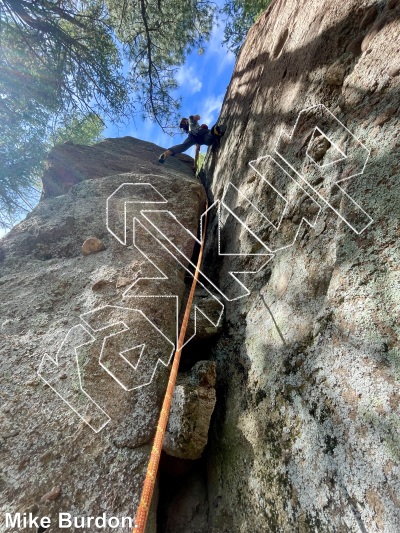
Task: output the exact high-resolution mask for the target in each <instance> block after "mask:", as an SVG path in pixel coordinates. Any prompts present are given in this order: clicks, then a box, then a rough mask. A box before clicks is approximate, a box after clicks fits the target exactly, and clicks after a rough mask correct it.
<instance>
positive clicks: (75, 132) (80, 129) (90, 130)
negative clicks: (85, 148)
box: [50, 113, 104, 146]
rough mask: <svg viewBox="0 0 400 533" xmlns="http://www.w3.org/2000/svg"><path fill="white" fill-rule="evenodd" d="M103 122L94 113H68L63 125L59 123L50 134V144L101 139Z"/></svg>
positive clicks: (94, 141)
mask: <svg viewBox="0 0 400 533" xmlns="http://www.w3.org/2000/svg"><path fill="white" fill-rule="evenodd" d="M103 130H104V122H103V121H102V120H101V118H100V117H99V116H98V115H96V114H95V113H88V114H87V115H79V114H73V115H70V116H69V117H68V118H67V120H66V121H65V122H64V124H63V125H59V126H58V127H57V128H55V129H54V131H53V133H52V134H51V135H50V144H51V145H52V146H54V145H56V144H62V143H65V142H67V141H71V142H73V143H74V144H87V145H90V144H94V143H97V142H100V141H101V140H102V139H103V136H102V131H103Z"/></svg>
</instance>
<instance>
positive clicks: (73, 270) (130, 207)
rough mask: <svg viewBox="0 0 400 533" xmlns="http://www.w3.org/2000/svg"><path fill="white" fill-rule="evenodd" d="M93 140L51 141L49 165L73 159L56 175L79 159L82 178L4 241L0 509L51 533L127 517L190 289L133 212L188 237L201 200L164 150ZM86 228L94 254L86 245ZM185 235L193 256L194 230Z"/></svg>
mask: <svg viewBox="0 0 400 533" xmlns="http://www.w3.org/2000/svg"><path fill="white" fill-rule="evenodd" d="M101 145H102V147H101V148H99V147H98V146H96V147H91V148H90V147H73V146H70V145H67V146H65V145H64V146H63V147H60V148H56V149H55V150H54V151H53V153H52V156H51V158H52V160H53V163H54V161H58V160H61V159H62V158H61V155H62V156H63V158H64V156H65V154H66V153H67V152H68V158H67V159H62V161H63V163H62V165H63V166H62V168H58V169H57V166H56V165H55V164H53V167H52V172H53V177H54V176H60V175H61V174H62V170H63V169H67V168H68V169H69V170H70V171H71V169H73V171H74V172H75V173H78V170H79V168H81V170H82V168H85V165H86V163H87V162H90V165H89V163H87V164H88V165H89V166H90V172H91V174H90V176H87V175H86V179H85V180H84V181H82V182H80V183H78V184H76V185H75V186H72V188H70V190H69V192H68V193H67V194H63V195H61V196H56V197H52V198H51V197H49V198H47V199H45V200H44V201H42V202H40V204H39V206H38V207H37V208H36V209H35V210H34V211H33V212H32V213H31V214H30V215H29V216H28V217H27V218H26V220H25V221H23V222H21V223H20V224H19V225H18V226H16V227H15V228H14V229H13V230H12V231H11V232H10V233H9V234H8V235H7V236H6V237H5V238H3V239H2V242H1V250H3V256H2V263H1V265H0V276H1V277H0V328H1V332H0V333H1V336H0V351H1V360H0V364H1V375H2V387H3V391H2V392H3V395H4V396H3V398H4V399H3V405H2V408H1V433H0V455H1V464H2V474H1V488H2V491H1V492H2V500H1V507H2V512H4V513H5V512H11V513H14V512H21V513H23V512H29V511H31V512H32V513H33V514H34V516H39V517H40V516H43V515H45V516H49V517H50V518H51V519H52V524H53V526H52V527H51V529H49V531H51V532H53V531H58V530H59V529H58V527H57V516H58V513H59V512H65V513H71V515H72V516H82V515H87V516H93V517H97V516H101V515H102V513H103V512H105V511H107V513H111V516H117V517H122V516H128V517H133V518H134V515H135V512H136V508H137V505H138V499H139V496H140V492H141V487H142V482H143V479H144V474H145V468H146V466H147V462H148V460H149V451H150V445H151V440H152V437H153V435H154V432H155V426H156V423H157V418H158V414H159V410H160V406H161V401H162V397H163V394H164V391H165V385H166V379H167V377H168V371H167V369H166V368H165V366H164V365H166V364H167V363H168V360H169V358H170V356H171V355H172V353H173V348H174V343H175V340H176V337H175V336H176V321H177V313H178V311H179V309H177V304H178V307H179V306H180V302H181V300H182V296H183V294H184V293H185V271H184V269H183V268H181V267H179V265H178V263H177V262H176V261H175V260H173V259H172V258H171V255H170V254H168V253H167V251H166V250H165V248H164V247H163V246H162V244H161V240H162V235H161V233H159V232H158V233H157V232H155V234H157V235H158V239H159V240H155V238H154V237H153V236H152V234H151V231H152V230H153V231H155V230H154V228H152V226H151V224H150V223H149V220H150V219H148V220H147V222H146V220H145V219H144V216H143V214H142V213H141V210H142V209H144V208H147V209H152V208H153V209H154V208H156V209H157V208H160V205H161V207H162V208H163V209H169V210H170V211H171V212H172V213H173V214H176V215H177V216H179V219H180V220H181V222H182V223H183V224H184V225H185V227H186V228H188V229H189V230H190V231H191V232H192V233H194V234H196V231H197V227H198V221H199V216H200V214H201V213H202V212H203V210H204V202H205V194H204V190H203V188H202V187H201V185H200V184H199V182H198V181H197V180H195V179H194V178H193V175H192V172H191V170H190V168H189V166H188V165H185V164H184V163H183V162H181V161H179V160H175V159H173V160H171V161H169V165H168V166H165V167H161V165H159V164H158V163H157V157H158V154H159V153H160V151H161V148H160V147H157V146H155V145H152V144H150V143H145V142H142V141H137V140H135V139H132V138H125V139H123V140H122V142H121V143H118V142H116V141H115V140H107V141H105V142H104V143H101ZM110 146H112V151H110V149H108V150H105V148H107V147H108V148H109V147H110ZM128 148H129V151H130V157H131V159H132V160H133V161H134V162H135V161H136V163H137V164H134V165H133V166H132V167H131V168H130V171H129V172H127V170H128V168H127V166H124V165H125V164H126V159H125V157H126V153H127V151H128ZM60 154H61V155H60ZM82 154H83V156H82ZM101 154H103V155H101ZM82 158H83V159H82ZM107 165H108V167H107ZM104 167H106V169H107V170H106V171H104ZM110 167H112V168H110ZM121 170H123V171H125V173H120V171H121ZM107 172H112V175H110V174H107ZM96 176H97V177H96ZM89 178H96V179H89ZM57 179H58V178H57ZM55 183H59V184H60V183H61V182H57V180H56V181H55ZM149 184H151V185H149ZM115 191H117V192H116V193H115ZM53 192H54V191H53ZM114 193H115V194H114ZM48 196H51V195H48ZM183 197H184V198H185V202H182V198H183ZM107 199H108V200H107ZM126 202H128V203H126ZM142 202H147V203H146V204H145V205H144V204H143V203H142ZM149 202H150V203H149ZM125 215H126V218H124V217H125ZM134 219H136V221H135V241H134V245H133V244H132V243H133V241H132V222H133V220H134ZM157 224H158V228H159V229H160V230H161V231H163V230H165V228H164V226H163V222H162V220H161V221H158V222H157ZM145 226H146V227H147V228H148V229H147V230H146V229H145ZM107 228H108V229H109V230H110V231H108V230H107ZM111 231H112V232H113V233H111ZM89 237H90V242H89V244H93V243H94V244H95V246H94V247H93V246H89V248H88V249H90V250H91V251H96V252H97V253H93V254H92V253H90V254H89V255H83V254H82V250H81V247H82V244H83V243H84V242H86V245H87V243H88V241H86V239H87V238H89ZM160 239H161V240H160ZM124 242H125V244H123V243H124ZM99 243H100V244H101V246H100V245H99ZM180 245H181V247H182V249H183V250H184V251H185V253H186V254H187V255H188V256H189V257H190V255H191V253H192V251H193V245H194V239H193V237H192V236H191V235H190V234H186V237H185V235H183V236H182V239H181V242H180ZM163 278H165V279H163ZM146 317H147V318H146ZM143 345H145V348H143ZM143 350H144V351H143ZM159 359H160V360H161V361H162V363H163V364H161V363H160V362H159V361H158V360H159ZM157 361H158V362H157ZM38 372H39V374H40V375H38ZM46 383H47V384H46ZM63 400H64V401H63ZM3 517H4V514H3V515H2V520H3ZM70 530H71V531H75V530H77V531H78V530H80V529H79V528H78V527H77V528H74V527H72V528H71V529H70ZM88 530H91V531H92V530H93V528H92V529H90V528H89V529H88ZM127 530H128V529H127V528H126V527H125V528H124V529H123V528H122V527H121V528H120V529H118V531H127ZM2 531H5V530H4V529H2ZM7 531H9V529H7ZM148 531H155V509H154V510H153V511H152V514H151V516H150V522H149V528H148Z"/></svg>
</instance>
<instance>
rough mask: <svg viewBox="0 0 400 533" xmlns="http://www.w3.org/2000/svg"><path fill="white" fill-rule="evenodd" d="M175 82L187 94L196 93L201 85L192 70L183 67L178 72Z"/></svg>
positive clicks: (191, 68)
mask: <svg viewBox="0 0 400 533" xmlns="http://www.w3.org/2000/svg"><path fill="white" fill-rule="evenodd" d="M176 81H177V82H178V83H179V85H180V86H182V85H184V86H185V89H186V90H187V92H188V93H189V94H194V93H198V92H199V91H200V90H201V88H202V85H203V84H202V83H201V81H200V80H199V78H198V77H197V76H196V74H195V71H194V68H193V67H187V66H183V67H181V68H180V69H179V70H178V73H177V75H176Z"/></svg>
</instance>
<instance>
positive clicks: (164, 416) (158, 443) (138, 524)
mask: <svg viewBox="0 0 400 533" xmlns="http://www.w3.org/2000/svg"><path fill="white" fill-rule="evenodd" d="M207 207H208V204H207V203H206V213H205V216H204V229H203V235H202V239H201V247H200V252H199V258H198V260H197V265H196V271H195V273H194V277H193V281H192V286H191V288H190V293H189V298H188V301H187V304H186V309H185V314H184V315H183V321H182V326H181V330H180V332H179V338H178V345H177V348H176V351H175V354H174V359H173V362H172V368H171V373H170V375H169V380H168V386H167V391H166V393H165V396H164V401H163V405H162V408H161V413H160V417H159V419H158V424H157V431H156V435H155V437H154V443H153V447H152V449H151V455H150V461H149V464H148V465H147V473H146V478H145V480H144V484H143V489H142V496H141V498H140V503H139V507H138V510H137V513H136V518H135V526H134V527H133V528H132V533H144V531H145V529H146V522H147V516H148V514H149V509H150V504H151V500H152V497H153V491H154V484H155V481H156V476H157V471H158V465H159V463H160V457H161V449H162V444H163V440H164V435H165V430H166V429H167V423H168V417H169V412H170V409H171V401H172V395H173V393H174V389H175V384H176V378H177V375H178V368H179V362H180V360H181V352H182V347H183V343H184V340H185V335H186V329H187V326H188V322H189V317H190V311H191V308H192V304H193V297H194V292H195V290H196V285H197V280H198V278H199V271H200V265H201V260H202V258H203V250H204V242H205V237H206V229H207Z"/></svg>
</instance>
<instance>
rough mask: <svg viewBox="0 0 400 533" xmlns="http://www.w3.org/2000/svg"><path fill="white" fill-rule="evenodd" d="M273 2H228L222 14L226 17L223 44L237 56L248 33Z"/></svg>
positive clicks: (235, 0) (249, 0) (236, 0)
mask: <svg viewBox="0 0 400 533" xmlns="http://www.w3.org/2000/svg"><path fill="white" fill-rule="evenodd" d="M270 3H271V0H226V1H225V4H224V7H223V8H222V13H223V14H224V15H226V19H225V24H226V25H225V31H224V41H223V44H225V45H226V46H227V48H228V49H229V50H231V51H232V52H233V53H234V54H235V55H238V53H239V50H240V48H241V46H242V44H243V41H244V40H245V38H246V35H247V32H248V31H249V29H250V28H251V26H252V25H253V24H254V22H255V21H256V20H257V18H258V17H259V15H261V13H262V12H263V11H265V9H266V8H267V7H268V5H269V4H270Z"/></svg>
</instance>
